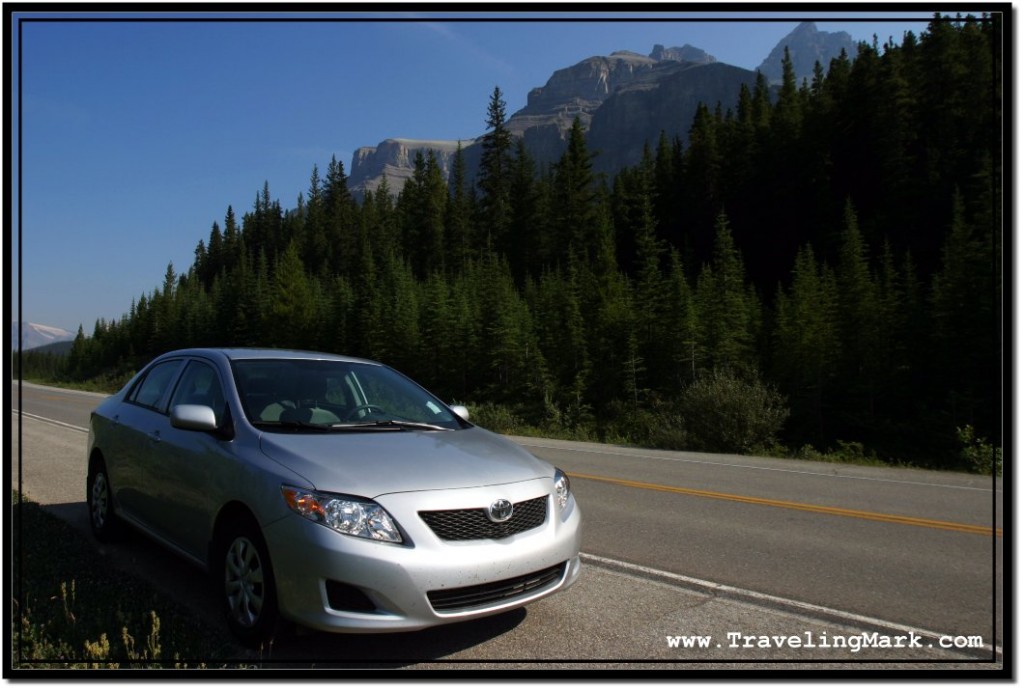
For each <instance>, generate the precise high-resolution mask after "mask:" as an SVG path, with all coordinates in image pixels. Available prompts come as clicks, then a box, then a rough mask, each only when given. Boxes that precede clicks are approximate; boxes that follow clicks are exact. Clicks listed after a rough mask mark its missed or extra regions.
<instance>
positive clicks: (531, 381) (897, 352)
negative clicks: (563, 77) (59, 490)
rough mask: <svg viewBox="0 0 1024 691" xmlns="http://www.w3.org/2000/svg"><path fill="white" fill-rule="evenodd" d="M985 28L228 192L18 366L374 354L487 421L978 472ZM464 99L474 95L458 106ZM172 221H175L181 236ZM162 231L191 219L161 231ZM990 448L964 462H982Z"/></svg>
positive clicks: (992, 372) (988, 319) (996, 339)
mask: <svg viewBox="0 0 1024 691" xmlns="http://www.w3.org/2000/svg"><path fill="white" fill-rule="evenodd" d="M1002 48H1003V42H1002V35H1001V26H1000V20H999V19H998V17H982V18H980V19H978V18H972V17H967V18H959V17H958V18H956V19H955V20H953V19H949V18H940V17H939V16H936V17H935V19H934V20H933V21H932V22H931V23H930V24H929V25H928V26H927V29H926V30H923V31H922V32H921V33H920V35H914V34H907V35H905V36H904V37H903V39H902V41H901V42H900V43H896V42H894V41H892V40H890V41H889V42H888V43H886V44H884V45H878V44H877V42H876V44H875V45H867V44H861V45H860V46H859V48H858V50H857V53H856V55H846V54H845V53H844V54H843V55H841V56H840V57H839V58H837V59H834V60H832V61H831V64H830V65H827V66H822V65H819V66H818V69H817V70H816V73H815V75H814V77H813V79H809V80H803V81H802V82H801V83H797V80H796V78H795V77H794V73H793V69H792V65H791V63H790V60H789V56H788V54H787V56H786V58H785V59H784V61H783V68H784V77H783V82H782V84H781V86H769V84H767V82H766V81H765V79H764V78H763V77H761V76H760V75H759V76H758V80H757V82H756V84H755V85H754V86H753V87H752V88H748V87H746V86H744V87H743V88H741V90H740V92H739V94H738V95H737V99H736V102H735V105H734V106H732V107H726V108H723V107H722V106H721V105H720V104H706V105H704V106H701V107H700V108H699V109H698V112H697V113H696V115H695V116H694V118H693V120H692V122H691V123H687V125H688V133H689V136H688V138H687V141H686V143H685V145H684V143H683V142H682V141H680V139H679V138H670V137H668V136H665V135H662V137H661V138H660V139H659V141H652V142H649V143H648V145H647V147H646V148H645V150H644V154H643V158H642V160H641V161H640V163H639V164H637V165H636V166H633V167H630V168H627V169H625V170H622V171H621V172H619V173H618V174H617V175H615V176H614V177H613V178H611V179H609V178H607V177H605V176H599V175H597V174H595V173H594V172H593V161H594V160H595V157H597V156H600V155H601V152H600V151H592V150H589V149H588V147H587V144H586V139H585V133H584V131H583V128H582V126H581V125H580V123H579V121H578V120H577V121H576V123H575V124H574V126H573V127H572V129H571V130H570V131H569V132H568V133H567V135H566V147H565V150H564V153H563V154H562V156H561V158H560V159H559V160H558V161H557V163H555V164H553V165H551V166H546V167H544V168H543V169H542V168H541V167H540V166H538V165H537V164H536V163H535V162H534V161H533V160H531V157H530V154H529V153H528V152H527V150H526V149H525V147H524V146H523V145H522V142H521V141H519V140H517V139H515V138H514V137H512V136H511V134H510V132H509V131H508V130H507V129H506V127H505V123H506V120H507V116H506V112H505V102H504V100H503V98H502V93H501V90H500V89H499V88H497V87H496V88H495V89H494V92H493V93H492V94H490V97H489V100H488V99H487V95H486V94H485V95H483V97H482V98H481V105H483V103H484V101H486V116H485V123H486V132H487V133H486V135H485V136H484V138H483V143H482V156H481V162H480V167H479V171H478V173H477V174H476V175H474V176H472V179H470V176H469V174H468V173H467V171H466V166H465V163H464V160H463V157H462V155H461V152H460V153H459V154H458V155H457V156H456V159H455V161H454V164H453V166H452V170H451V174H450V176H449V179H445V177H444V176H443V175H442V172H441V169H440V166H439V165H438V163H437V161H436V160H435V158H434V157H433V155H430V154H428V155H418V156H417V157H416V160H415V170H414V173H413V176H412V178H411V179H410V180H408V182H406V183H405V184H404V186H402V187H401V189H392V188H391V186H390V185H389V184H388V182H387V181H385V183H384V184H383V185H382V186H381V187H380V188H379V189H377V190H376V191H373V192H367V193H366V194H365V195H363V197H362V198H360V199H357V198H355V197H354V196H353V194H352V193H351V192H350V190H349V189H348V187H347V178H346V174H345V171H344V168H343V165H342V164H341V163H340V162H338V161H337V160H336V159H332V160H331V161H330V162H329V163H328V164H327V167H326V170H321V169H320V168H319V166H317V165H314V166H313V169H312V172H311V175H310V179H309V187H308V190H306V191H305V193H303V194H301V195H299V198H298V199H297V201H296V202H295V205H294V206H293V207H291V208H285V207H282V205H281V203H280V202H279V201H277V200H275V199H273V197H272V195H271V192H270V186H269V184H268V183H267V184H264V185H263V187H262V189H261V190H259V191H257V193H256V195H255V200H254V202H253V204H252V207H251V208H250V209H249V210H247V211H245V212H243V213H241V214H240V215H239V214H237V213H236V212H235V210H234V209H233V208H232V207H231V206H228V207H227V210H226V213H225V215H224V218H223V219H218V221H217V222H214V223H213V224H212V227H211V228H210V229H209V232H208V234H206V233H205V232H204V231H199V232H197V233H196V236H194V237H199V238H201V239H200V240H199V241H198V244H197V245H196V247H195V261H194V262H193V264H192V265H191V266H189V267H181V268H183V269H184V270H179V268H178V267H174V266H171V265H169V266H168V267H167V271H166V274H165V276H164V277H163V280H162V282H160V283H157V281H158V280H159V279H157V277H154V278H155V279H156V280H155V281H154V283H155V284H156V287H155V288H154V289H153V290H152V292H150V293H148V294H144V295H140V296H138V297H136V298H135V299H133V300H132V301H131V305H130V309H129V310H128V312H127V313H126V314H124V315H123V316H122V317H121V318H120V319H114V320H109V321H107V320H100V321H98V322H97V323H96V324H95V326H94V328H93V330H92V332H91V334H90V333H88V332H86V331H85V330H84V329H82V328H81V327H80V329H79V333H78V337H77V338H76V340H75V342H74V345H73V347H72V350H71V352H70V354H69V355H67V356H63V357H56V356H52V355H36V356H34V357H33V354H32V353H25V354H24V355H22V359H21V360H19V361H18V363H16V365H19V366H20V367H22V371H23V372H24V374H25V375H26V376H29V375H33V374H40V373H42V374H45V375H48V376H50V377H52V378H54V379H62V380H65V381H75V380H77V381H82V380H90V379H94V380H95V379H102V380H106V381H108V382H111V383H116V384H120V383H123V382H124V381H126V380H127V377H129V376H130V375H131V374H132V373H134V372H135V371H136V370H137V368H139V367H140V366H142V365H143V364H145V362H147V361H148V360H149V359H150V358H151V357H153V356H155V355H157V354H159V353H162V352H164V351H167V350H171V349H175V348H181V347H188V346H206V345H211V346H213V345H216V346H268V347H282V348H285V347H287V348H301V349H310V350H324V351H329V352H335V353H343V354H348V355H354V356H360V357H366V358H371V359H374V360H379V361H382V362H384V363H386V364H389V365H391V366H393V367H395V368H396V369H398V370H400V371H402V372H404V373H406V374H408V375H409V376H411V377H412V378H413V379H415V380H417V381H418V382H420V383H421V384H423V385H424V386H425V387H427V388H428V389H430V390H431V391H433V392H434V393H435V394H437V395H439V396H441V397H442V398H444V399H445V400H448V401H451V402H459V403H465V404H467V405H469V406H470V409H471V411H472V412H473V419H474V421H477V422H479V423H480V424H483V425H484V426H489V427H491V428H492V429H495V430H496V431H504V432H513V433H515V432H521V433H536V434H548V435H552V436H561V437H566V438H577V439H590V440H595V441H612V442H620V443H630V444H642V445H652V446H660V447H663V448H677V449H689V450H698V451H714V452H733V453H763V454H774V455H780V454H781V455H802V456H803V457H814V454H815V453H820V454H825V453H827V452H835V453H842V452H847V451H851V450H853V451H855V452H856V454H857V455H859V456H862V457H868V458H871V459H877V460H878V461H880V462H886V463H905V464H913V465H917V466H924V467H933V468H946V469H957V470H969V471H981V472H984V471H985V470H986V468H985V467H984V466H985V463H984V458H983V459H982V462H980V463H979V462H978V460H977V457H978V456H979V453H978V451H979V449H980V450H982V451H983V453H981V454H980V455H981V456H982V457H984V456H985V455H986V454H996V453H999V449H1000V448H1001V446H1002V434H1003V427H1002V423H1003V412H1004V409H1003V403H1004V398H1003V397H1004V395H1005V394H1004V391H1003V371H1002V366H1003V357H1004V356H1003V343H1004V341H1003V331H1002V324H1003V304H1002V294H1003V283H1002V276H1003V272H1004V262H1003V251H1002V250H1003V248H1002V228H1003V222H1004V219H1003V215H1002V208H1003V199H1002V196H1001V195H1002V188H1003V178H1002V175H1003V172H1002V161H1003V151H1004V141H1003V136H1004V131H1005V130H1004V124H1003V123H1004V121H1003V94H1002V88H1001V85H1002V80H1003V73H1002ZM481 111H482V113H483V111H484V109H483V108H481ZM197 230H198V229H197ZM183 235H184V236H186V237H187V232H185V231H183ZM991 467H992V466H991V465H989V466H988V471H989V472H990V471H991Z"/></svg>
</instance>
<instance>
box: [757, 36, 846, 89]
mask: <svg viewBox="0 0 1024 691" xmlns="http://www.w3.org/2000/svg"><path fill="white" fill-rule="evenodd" d="M786 48H789V57H790V60H792V61H793V71H794V72H796V79H797V82H798V83H799V82H800V81H801V80H803V79H805V78H806V79H810V78H811V77H812V76H813V75H814V63H815V62H820V63H821V66H822V67H824V68H825V69H828V65H829V62H831V60H832V58H834V57H837V56H838V55H839V53H840V51H842V50H846V54H847V55H850V56H853V55H855V54H856V52H857V50H856V48H857V45H856V44H855V43H854V41H853V38H852V37H851V36H850V34H848V33H846V32H845V31H837V32H834V33H830V32H828V31H819V30H818V27H817V26H816V25H815V24H814V22H800V24H798V25H797V27H796V28H795V29H793V30H792V31H790V32H789V33H788V34H787V35H786V37H785V38H783V39H782V40H781V41H779V43H778V45H776V46H775V48H774V49H773V50H772V52H771V54H769V55H768V57H767V58H765V60H764V62H762V63H761V65H760V66H759V67H758V68H757V69H758V71H760V72H761V74H763V75H764V76H765V77H767V78H768V81H769V82H771V83H776V84H777V83H780V82H782V58H783V55H784V54H785V51H786Z"/></svg>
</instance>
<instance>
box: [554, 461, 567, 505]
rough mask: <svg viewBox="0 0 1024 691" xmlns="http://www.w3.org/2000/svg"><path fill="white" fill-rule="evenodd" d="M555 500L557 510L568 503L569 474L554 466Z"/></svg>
mask: <svg viewBox="0 0 1024 691" xmlns="http://www.w3.org/2000/svg"><path fill="white" fill-rule="evenodd" d="M555 501H556V502H557V503H558V510H559V511H564V510H565V507H566V506H568V505H569V476H568V475H566V474H565V473H563V472H562V471H561V470H559V469H558V468H555Z"/></svg>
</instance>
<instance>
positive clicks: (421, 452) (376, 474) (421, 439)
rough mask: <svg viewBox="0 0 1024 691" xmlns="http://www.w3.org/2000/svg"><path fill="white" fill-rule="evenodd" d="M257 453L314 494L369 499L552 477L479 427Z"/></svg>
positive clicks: (275, 444) (294, 440)
mask: <svg viewBox="0 0 1024 691" xmlns="http://www.w3.org/2000/svg"><path fill="white" fill-rule="evenodd" d="M260 448H261V449H262V451H263V453H264V454H266V455H267V456H268V457H270V458H272V459H273V460H274V461H276V462H277V463H280V464H281V465H283V466H285V467H287V468H289V469H290V470H292V471H294V472H296V473H298V474H299V475H301V476H303V477H304V478H306V479H307V480H308V481H309V482H310V483H311V484H312V485H313V488H314V489H318V490H321V491H325V492H339V493H344V494H352V495H356V496H360V497H368V498H373V497H377V496H380V495H382V494H390V493H394V492H415V491H421V490H435V489H458V488H465V487H481V486H485V485H500V484H507V483H512V482H523V481H525V480H531V479H534V478H538V477H549V476H551V475H552V474H553V473H554V470H553V468H552V467H551V466H550V465H548V464H547V463H545V462H543V461H541V460H539V459H537V458H535V457H534V456H532V455H531V454H530V453H528V452H527V451H526V450H525V449H523V448H522V447H520V446H517V445H516V444H513V443H512V442H510V441H508V440H507V439H505V438H503V437H500V436H498V435H496V434H493V433H491V432H488V431H487V430H484V429H481V428H479V427H472V428H469V429H464V430H452V431H446V432H421V431H411V430H410V431H401V432H343V433H313V434H294V433H289V434H279V433H264V434H262V436H261V438H260Z"/></svg>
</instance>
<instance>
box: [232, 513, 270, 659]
mask: <svg viewBox="0 0 1024 691" xmlns="http://www.w3.org/2000/svg"><path fill="white" fill-rule="evenodd" d="M218 544H219V554H220V560H219V568H218V573H219V578H220V592H221V599H222V601H223V604H224V614H225V616H226V617H227V622H228V627H229V628H230V629H231V632H232V633H233V634H234V635H235V636H236V637H237V638H238V639H239V640H240V641H242V643H244V644H245V645H247V646H249V647H251V648H259V647H260V646H262V645H264V644H266V643H269V642H270V641H271V640H272V639H273V637H274V634H275V633H276V631H277V629H278V619H279V617H278V610H277V587H276V584H275V582H274V570H273V566H272V565H271V563H270V554H269V552H268V550H267V545H266V542H265V541H264V540H263V535H262V534H261V533H260V530H259V528H258V527H257V526H256V524H255V521H253V520H244V519H243V520H237V521H234V522H232V523H231V524H230V525H228V526H227V528H226V529H225V530H224V531H222V532H221V537H220V540H219V541H218Z"/></svg>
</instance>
